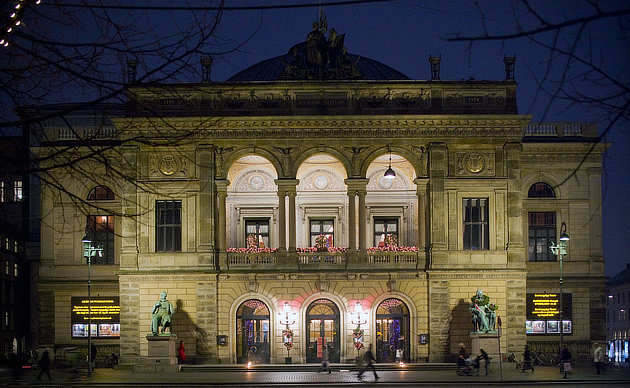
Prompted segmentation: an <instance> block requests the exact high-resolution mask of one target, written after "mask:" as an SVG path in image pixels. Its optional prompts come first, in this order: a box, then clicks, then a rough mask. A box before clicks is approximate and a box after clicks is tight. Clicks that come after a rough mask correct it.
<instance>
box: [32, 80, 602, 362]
mask: <svg viewBox="0 0 630 388" xmlns="http://www.w3.org/2000/svg"><path fill="white" fill-rule="evenodd" d="M256 81H265V82H256ZM128 93H129V101H130V102H129V104H128V106H127V108H128V109H127V111H126V113H125V114H118V115H111V116H112V117H110V120H111V123H110V124H107V125H105V127H103V129H101V130H100V131H96V132H94V130H93V129H90V128H92V127H90V126H89V125H85V126H83V127H81V126H80V125H77V128H76V133H75V135H76V136H75V138H72V136H70V139H63V142H64V143H61V141H62V139H60V138H59V137H58V136H60V134H62V133H65V132H64V129H63V128H62V127H61V126H55V125H54V124H51V125H49V126H48V127H47V131H48V139H49V142H48V143H40V146H38V147H33V149H34V151H36V152H38V153H39V154H47V153H50V152H52V151H54V150H55V149H56V148H57V147H59V145H61V144H67V143H65V142H67V141H70V142H73V141H78V142H83V143H82V144H83V145H85V138H84V136H89V134H92V136H93V137H92V138H90V147H82V148H80V151H79V152H84V153H85V154H86V155H87V154H89V153H90V152H92V151H93V150H94V147H97V148H98V147H102V148H99V149H103V152H104V153H106V154H107V155H115V157H113V158H111V159H110V161H111V162H112V165H108V166H104V165H103V163H100V162H99V161H98V158H89V157H88V158H86V159H85V160H84V161H82V163H83V164H82V166H83V167H82V168H84V169H85V170H84V171H90V175H89V176H90V179H85V178H84V179H79V178H78V177H77V176H76V175H73V174H72V173H68V174H65V175H64V174H60V176H59V181H60V182H63V187H65V188H66V189H67V191H68V193H64V194H61V195H60V194H59V193H58V191H57V190H54V189H53V188H51V187H46V186H44V188H43V196H42V214H43V220H42V258H41V268H40V280H41V282H40V285H39V293H40V303H41V310H42V315H43V316H46V317H47V319H53V321H54V324H49V325H48V326H42V327H52V328H53V331H52V333H50V335H49V336H48V337H47V336H46V334H45V333H42V334H41V337H42V338H46V339H48V341H49V342H50V343H57V344H81V343H84V342H85V340H84V339H78V338H72V336H71V321H70V311H69V309H70V298H71V297H72V296H84V295H86V286H85V280H86V277H87V268H86V266H85V265H84V263H83V259H82V251H81V237H82V235H83V234H84V232H85V225H86V217H87V216H86V213H88V214H90V215H97V216H100V215H103V214H107V215H114V220H113V228H114V231H115V233H114V234H115V236H114V239H113V241H114V243H113V245H112V246H111V247H110V249H113V252H114V254H113V260H114V261H113V262H112V263H111V264H103V265H94V266H93V267H92V271H93V273H92V276H93V279H95V281H94V283H93V288H92V294H93V295H100V296H120V304H121V316H120V339H119V340H118V339H106V338H99V339H97V340H96V341H98V342H97V344H111V345H118V344H119V345H120V354H121V362H122V363H125V364H133V363H137V362H140V358H142V357H146V356H147V349H148V345H147V340H146V338H145V337H146V335H147V334H148V333H149V322H150V316H151V308H152V306H153V304H154V303H155V301H156V300H157V298H158V296H159V294H160V292H161V291H162V290H166V291H167V292H168V298H169V300H171V302H172V303H173V304H174V306H175V307H176V313H175V316H174V317H173V322H174V326H173V332H175V333H177V335H178V339H182V340H183V341H184V342H185V344H186V351H187V354H188V355H190V357H192V358H193V359H197V360H198V361H200V362H210V363H216V362H221V363H235V362H243V361H244V360H245V359H247V357H250V358H256V360H257V361H258V362H276V363H278V362H284V358H285V357H286V356H287V355H289V356H290V357H292V359H293V362H307V361H314V360H316V359H317V358H318V355H319V354H320V353H318V352H319V351H320V350H321V348H320V346H321V344H318V342H317V339H318V338H323V340H321V341H322V342H326V343H330V344H331V349H332V353H331V355H332V358H333V361H342V362H343V361H349V360H352V359H353V358H354V357H355V356H356V355H357V351H356V348H355V340H354V334H353V330H354V329H355V328H357V326H358V324H359V323H360V324H361V326H360V328H361V329H363V330H364V334H363V338H362V342H363V343H364V344H366V345H367V344H368V343H373V344H375V347H376V349H375V350H376V351H377V357H378V358H379V360H380V361H389V357H390V356H391V354H392V353H391V352H392V351H393V350H395V348H396V347H400V348H402V349H403V350H404V351H405V354H404V357H405V358H406V359H408V360H410V361H427V360H428V361H444V360H451V359H453V358H452V356H453V354H454V353H456V352H457V349H458V343H459V342H464V343H465V344H467V346H468V347H470V337H469V331H470V330H471V317H470V313H469V311H468V305H469V303H470V297H471V296H472V295H473V294H474V293H475V291H476V290H477V289H482V290H483V291H484V293H486V294H487V295H489V296H490V297H491V300H492V302H493V303H496V304H497V305H498V306H499V309H498V315H499V316H500V317H501V319H502V323H503V326H502V338H501V347H502V351H503V352H504V353H505V352H515V353H521V352H522V350H523V347H524V345H525V343H526V342H531V343H532V344H534V345H536V346H538V347H539V348H541V349H542V348H545V346H551V344H555V343H557V340H558V339H557V336H526V333H525V321H526V311H525V298H526V293H527V292H539V291H549V292H553V291H556V292H557V290H558V272H557V271H558V263H557V262H556V261H549V260H553V259H554V258H549V257H542V256H541V257H536V255H533V256H532V254H531V252H530V251H529V249H528V248H529V247H530V245H531V243H530V242H529V240H530V238H531V237H532V235H531V233H534V232H536V231H535V230H534V229H536V227H537V225H530V221H529V220H530V217H532V216H530V213H545V212H546V213H553V214H554V216H553V217H552V218H553V223H547V224H545V225H543V226H541V227H546V228H547V229H550V228H551V229H552V230H553V233H552V235H547V238H550V237H549V236H551V237H553V238H554V239H555V236H556V235H559V228H560V225H561V223H563V222H564V223H566V225H567V227H568V229H567V231H568V233H569V234H570V235H571V241H570V244H569V253H568V255H567V256H566V257H565V260H564V273H565V279H564V280H565V283H564V291H565V292H568V293H572V295H573V298H572V299H573V310H572V321H573V332H572V334H571V336H570V337H569V336H566V337H565V341H566V342H567V343H569V344H571V346H577V347H581V348H579V349H578V352H580V351H581V350H580V349H582V348H583V347H584V346H585V345H586V344H589V343H590V341H591V339H598V338H600V337H602V336H603V335H604V331H603V324H602V320H603V304H602V297H603V291H604V275H603V270H604V263H603V258H602V247H601V241H602V240H601V154H602V152H603V150H604V147H603V146H602V145H597V146H596V147H595V148H594V150H593V151H592V152H591V153H590V154H589V156H588V157H586V159H585V161H584V163H583V164H582V165H581V166H580V168H579V169H578V170H577V172H576V174H575V175H573V176H572V175H570V174H571V173H572V172H573V171H574V169H575V168H576V166H578V164H579V162H580V161H581V160H582V158H583V157H584V155H585V154H586V152H587V151H588V150H589V149H590V147H591V146H592V144H593V143H592V142H591V140H590V139H592V138H593V137H594V136H595V135H596V133H595V132H594V128H593V127H591V126H587V125H580V124H544V125H543V124H530V120H531V118H530V117H529V116H526V115H519V114H518V113H517V108H516V97H515V96H516V84H515V83H514V82H513V81H512V80H507V81H499V82H487V81H465V82H464V81H462V82H456V81H437V80H434V81H411V80H391V79H381V80H369V79H365V80H360V79H359V80H352V81H344V80H334V81H331V80H328V81H326V80H303V81H292V80H254V79H252V80H243V79H242V77H241V78H239V79H238V81H227V82H223V83H204V84H194V85H192V84H175V85H159V86H150V87H140V86H133V85H131V86H129V88H128ZM113 116H115V117H113ZM90 131H92V132H90ZM95 133H96V134H95ZM111 140H114V141H115V142H116V143H112V142H111ZM111 144H115V147H112V148H109V149H106V150H105V148H106V147H107V145H111ZM388 167H391V168H392V169H393V170H394V171H395V173H396V177H395V178H394V179H391V180H388V179H386V178H383V175H384V172H385V171H386V170H387V168H388ZM128 177H130V178H129V179H128ZM567 177H569V178H568V179H565V178H567ZM540 182H542V183H546V184H547V185H548V186H549V187H550V188H551V190H552V192H551V193H552V194H551V195H547V196H544V195H543V196H536V193H535V192H534V194H533V196H534V197H531V196H530V195H529V194H530V189H531V188H532V186H535V185H536V184H539V183H540ZM100 185H103V186H107V187H108V188H109V189H111V192H112V193H113V195H114V196H113V199H94V200H88V201H87V202H89V203H91V204H93V205H95V207H91V208H90V207H89V206H87V207H86V206H78V205H76V201H73V200H72V198H71V195H70V194H69V193H71V194H72V195H76V197H77V198H81V199H88V198H89V197H90V193H91V192H93V190H94V188H95V187H96V186H100ZM539 191H540V190H539ZM543 194H544V193H543ZM472 212H475V214H477V215H478V216H473V215H472ZM161 215H164V217H165V218H164V219H162V218H161ZM170 216H173V217H175V218H174V219H170V221H169V220H167V218H168V217H170ZM549 217H551V216H549ZM532 219H533V218H532ZM173 220H174V221H173ZM321 228H325V232H326V233H324V232H322V230H323V229H321ZM384 228H388V229H387V230H388V231H389V234H391V235H394V237H395V239H396V244H397V245H398V246H401V247H417V252H416V251H415V249H414V248H405V249H401V250H406V251H402V252H397V251H396V252H392V251H381V250H379V249H370V248H371V247H377V248H378V247H379V245H381V242H384V241H385V240H386V239H390V238H391V237H388V236H387V233H388V232H383V229H384ZM313 230H315V232H313ZM536 230H538V229H536ZM318 231H319V232H318ZM536 233H537V232H536ZM319 234H325V235H326V236H325V238H326V245H328V246H331V247H343V248H348V249H347V251H346V250H343V249H341V250H335V249H329V250H327V251H326V252H312V251H316V249H312V251H305V250H304V249H303V248H307V247H313V246H314V245H315V244H314V243H313V241H315V240H314V239H316V238H317V236H318V235H319ZM251 236H253V237H251ZM252 241H255V245H256V246H257V248H256V249H255V251H254V249H250V251H249V252H247V251H246V250H245V249H243V250H241V251H238V250H237V249H231V248H247V245H248V244H251V243H252ZM387 241H388V242H390V243H391V242H392V241H391V240H387ZM541 241H542V240H541ZM539 242H540V241H539ZM382 245H386V243H384V244H382ZM390 245H391V244H390ZM535 245H536V244H534V246H535ZM267 248H271V249H267ZM276 249H277V250H276ZM534 250H535V249H534ZM242 251H245V252H242ZM532 260H536V261H532ZM322 299H323V300H325V301H324V302H321V300H322ZM249 300H255V301H257V302H250V305H252V306H254V307H251V308H250V307H248V306H249V305H244V303H246V302H247V301H249ZM259 302H262V303H263V304H264V305H265V306H263V305H261V304H260V303H259ZM285 302H286V303H285ZM329 302H332V305H330V304H329ZM256 306H257V307H256ZM265 307H266V309H265ZM316 311H317V312H319V313H318V314H315V312H316ZM357 312H359V313H360V314H357ZM50 317H52V318H50ZM42 319H43V318H42ZM327 321H330V322H327ZM392 322H395V323H392ZM286 323H288V324H289V325H288V327H287V324H286ZM327 325H328V326H327ZM377 326H378V327H377ZM287 328H290V329H291V330H292V332H293V346H292V348H291V349H290V351H289V352H288V353H287V348H286V346H285V343H284V342H286V338H284V337H283V330H286V329H287ZM317 333H319V334H317ZM424 334H428V337H427V336H422V340H421V335H424ZM239 337H240V338H239ZM426 339H428V341H425V340H426ZM223 341H224V343H223ZM253 348H255V349H253ZM543 350H544V349H543ZM361 351H362V350H361ZM248 352H250V354H247V353H248ZM313 357H314V358H313Z"/></svg>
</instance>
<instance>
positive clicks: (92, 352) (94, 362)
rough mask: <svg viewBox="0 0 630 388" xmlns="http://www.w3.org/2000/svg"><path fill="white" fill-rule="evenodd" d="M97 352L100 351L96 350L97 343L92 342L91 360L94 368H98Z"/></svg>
mask: <svg viewBox="0 0 630 388" xmlns="http://www.w3.org/2000/svg"><path fill="white" fill-rule="evenodd" d="M96 353H98V351H97V350H96V345H94V344H92V346H91V347H90V360H91V361H92V365H91V366H92V369H96Z"/></svg>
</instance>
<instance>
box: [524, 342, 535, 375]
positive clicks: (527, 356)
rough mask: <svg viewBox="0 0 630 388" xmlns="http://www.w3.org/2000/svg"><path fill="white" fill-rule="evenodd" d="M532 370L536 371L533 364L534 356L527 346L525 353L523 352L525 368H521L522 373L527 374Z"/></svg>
mask: <svg viewBox="0 0 630 388" xmlns="http://www.w3.org/2000/svg"><path fill="white" fill-rule="evenodd" d="M529 369H531V370H532V372H533V371H534V363H533V362H532V354H531V353H530V351H529V348H528V347H527V346H525V351H524V352H523V366H522V367H521V372H525V371H526V370H529Z"/></svg>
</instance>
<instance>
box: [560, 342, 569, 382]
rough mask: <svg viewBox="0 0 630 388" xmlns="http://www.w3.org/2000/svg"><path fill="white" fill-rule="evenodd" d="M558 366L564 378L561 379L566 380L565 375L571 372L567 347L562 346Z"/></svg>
mask: <svg viewBox="0 0 630 388" xmlns="http://www.w3.org/2000/svg"><path fill="white" fill-rule="evenodd" d="M560 364H561V365H562V371H563V373H564V376H562V378H565V379H566V378H567V373H568V372H569V371H570V370H571V352H570V351H569V348H568V347H567V345H564V347H563V348H562V352H560Z"/></svg>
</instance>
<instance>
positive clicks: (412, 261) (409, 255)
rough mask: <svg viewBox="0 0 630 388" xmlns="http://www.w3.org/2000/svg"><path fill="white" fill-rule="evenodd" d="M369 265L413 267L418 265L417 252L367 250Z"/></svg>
mask: <svg viewBox="0 0 630 388" xmlns="http://www.w3.org/2000/svg"><path fill="white" fill-rule="evenodd" d="M367 259H368V260H367V262H368V264H369V265H376V266H380V265H387V266H391V265H394V266H398V267H405V268H410V267H413V268H415V267H416V266H417V265H418V252H392V251H368V252H367Z"/></svg>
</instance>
